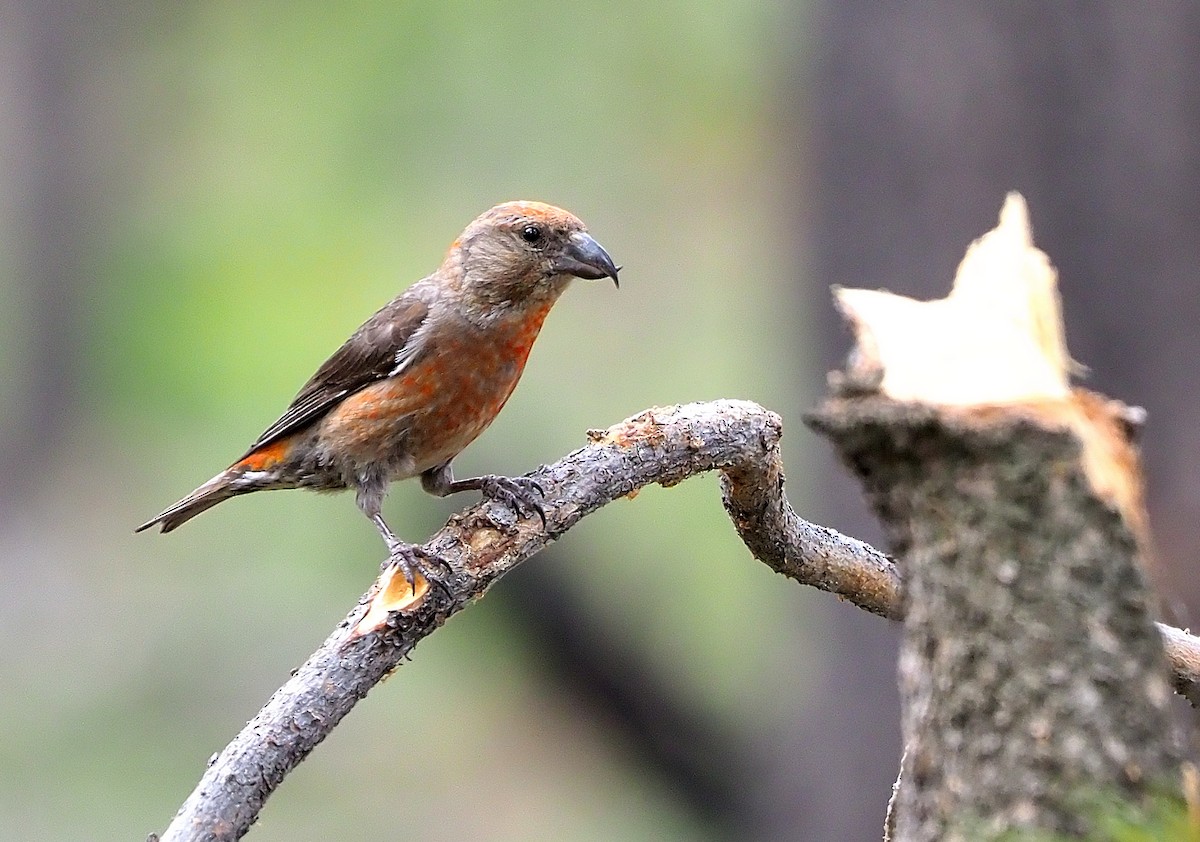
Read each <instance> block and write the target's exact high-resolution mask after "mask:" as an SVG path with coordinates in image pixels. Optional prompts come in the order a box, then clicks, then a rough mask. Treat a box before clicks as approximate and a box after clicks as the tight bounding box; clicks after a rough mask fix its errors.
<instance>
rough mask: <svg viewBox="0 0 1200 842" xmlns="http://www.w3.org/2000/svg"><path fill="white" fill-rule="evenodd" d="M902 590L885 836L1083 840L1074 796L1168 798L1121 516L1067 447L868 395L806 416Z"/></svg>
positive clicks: (1047, 437)
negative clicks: (837, 464) (870, 515)
mask: <svg viewBox="0 0 1200 842" xmlns="http://www.w3.org/2000/svg"><path fill="white" fill-rule="evenodd" d="M812 422H813V423H814V425H815V426H816V427H817V428H818V429H819V430H821V431H822V432H824V433H826V434H827V435H829V437H830V438H831V439H832V440H833V441H834V443H835V445H836V446H837V448H838V450H839V452H840V453H841V455H842V456H843V458H844V459H845V460H846V462H847V463H848V464H849V465H850V466H851V467H852V469H853V470H854V472H855V473H856V474H857V475H858V477H859V478H860V480H861V481H862V482H863V485H864V487H865V489H866V492H867V495H868V498H869V500H870V502H871V504H872V506H873V507H874V509H875V511H876V512H877V513H878V514H879V516H880V517H881V519H882V520H883V521H884V523H885V525H886V527H887V528H888V530H889V538H890V540H891V543H892V546H893V548H894V550H895V551H896V553H897V555H898V556H899V557H900V558H901V563H900V567H901V571H902V574H903V576H904V580H905V587H906V591H905V602H904V613H905V621H904V622H905V629H904V640H903V643H902V646H901V656H900V690H901V698H902V703H903V714H902V729H903V733H904V738H905V745H906V751H905V758H904V761H903V767H902V773H901V782H900V786H899V790H898V792H897V796H896V801H895V805H894V811H893V815H892V816H891V817H890V819H889V821H890V822H893V823H894V836H893V837H892V838H894V839H897V840H947V839H971V840H975V839H985V838H994V837H996V836H999V835H1001V834H1003V833H1004V832H1007V831H1012V830H1014V829H1025V828H1038V829H1041V830H1047V831H1054V832H1060V833H1067V834H1086V833H1087V832H1088V831H1089V828H1090V823H1089V816H1088V815H1087V811H1086V810H1082V809H1081V807H1080V797H1081V796H1083V797H1087V796H1091V797H1093V798H1095V797H1097V796H1099V797H1108V798H1112V797H1113V796H1115V795H1123V796H1127V797H1129V798H1134V799H1136V798H1140V797H1141V796H1144V795H1146V794H1149V793H1151V792H1156V791H1161V789H1163V788H1168V789H1169V788H1174V789H1176V791H1177V788H1178V774H1179V759H1178V756H1177V753H1176V745H1175V743H1174V741H1173V740H1172V736H1171V735H1172V727H1171V717H1170V713H1169V707H1168V705H1169V702H1170V698H1171V694H1170V690H1169V687H1168V685H1167V682H1166V680H1165V677H1166V671H1165V670H1164V669H1163V662H1164V658H1163V649H1162V644H1161V642H1160V638H1159V635H1158V633H1157V632H1156V630H1155V627H1154V623H1153V622H1152V619H1151V616H1150V610H1149V605H1150V600H1149V597H1148V593H1147V590H1146V586H1145V584H1144V582H1143V577H1142V575H1141V573H1140V571H1139V568H1138V564H1137V555H1138V552H1137V545H1136V541H1135V539H1134V536H1133V534H1132V533H1131V532H1130V530H1129V529H1128V528H1127V526H1126V524H1125V523H1124V522H1123V521H1122V520H1121V517H1120V515H1119V514H1118V513H1117V512H1116V511H1115V510H1114V509H1112V508H1110V507H1109V506H1107V505H1105V504H1104V503H1103V502H1101V501H1100V500H1099V499H1098V498H1097V496H1096V494H1095V493H1094V492H1093V491H1092V489H1091V487H1090V486H1089V484H1088V481H1087V480H1086V478H1085V476H1084V474H1083V471H1082V467H1081V463H1080V450H1079V444H1078V442H1077V441H1076V440H1075V439H1074V437H1073V436H1072V435H1071V434H1069V433H1066V432H1060V431H1052V430H1048V429H1045V428H1042V427H1040V426H1038V425H1037V424H1036V423H1033V422H1031V421H1029V420H1023V419H1022V418H1020V417H1018V415H1017V414H1016V413H1013V414H1012V415H1004V414H1002V413H997V414H993V415H992V418H991V420H990V421H988V422H987V423H983V422H975V421H972V420H971V419H970V418H969V416H966V415H963V414H962V413H960V414H958V415H957V416H954V417H951V416H949V415H940V414H938V413H937V412H936V411H935V410H933V409H931V408H927V407H920V406H913V405H900V404H896V403H892V402H890V401H887V400H885V399H882V398H859V399H849V400H836V401H831V402H830V403H828V404H827V405H826V406H825V407H824V408H823V409H822V410H821V411H820V412H819V413H818V414H816V415H814V416H813V418H812Z"/></svg>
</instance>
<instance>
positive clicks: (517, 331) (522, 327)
mask: <svg viewBox="0 0 1200 842" xmlns="http://www.w3.org/2000/svg"><path fill="white" fill-rule="evenodd" d="M549 309H550V305H549V304H547V305H545V307H543V308H541V309H540V310H539V311H538V312H535V313H533V314H529V315H526V317H525V318H523V319H521V320H519V321H515V322H514V323H511V324H500V325H493V326H492V327H491V328H490V329H489V330H487V331H485V332H484V331H476V332H470V333H468V332H465V331H461V330H460V331H447V332H443V333H442V334H437V333H435V334H431V335H430V336H429V337H428V339H427V342H428V344H427V346H426V349H425V351H424V353H422V354H421V355H420V356H419V357H418V359H417V360H416V361H415V362H414V363H413V364H412V365H410V366H409V367H408V368H407V369H405V371H404V373H403V374H401V375H399V376H397V377H391V378H388V379H387V380H382V381H380V382H378V383H376V384H373V385H371V386H368V387H367V388H365V389H363V390H361V391H360V392H357V393H356V394H354V395H351V396H350V397H348V398H347V399H346V400H345V401H343V402H342V403H341V405H339V406H338V407H337V408H336V409H334V410H333V411H332V412H331V413H330V414H329V415H328V416H327V417H326V419H325V421H324V422H323V424H322V432H321V438H322V440H323V441H325V442H327V443H328V444H329V445H331V446H332V447H333V448H335V449H336V450H337V452H339V453H340V454H342V455H345V456H348V457H350V458H353V459H355V460H367V461H377V460H389V461H392V462H399V461H405V462H408V461H409V460H411V465H412V468H411V470H412V473H413V474H416V473H420V472H421V471H425V470H427V469H429V468H431V467H434V466H435V465H439V464H441V463H443V462H445V461H447V460H449V459H452V458H454V456H456V455H457V454H458V453H459V452H460V451H462V450H463V448H465V447H466V446H467V445H469V444H470V443H471V442H472V441H474V440H475V439H476V437H478V436H479V434H480V433H482V432H483V431H484V430H485V429H487V427H488V425H489V424H491V423H492V421H493V420H494V419H495V418H496V415H497V414H499V412H500V410H501V409H503V407H504V404H505V403H506V402H507V401H508V398H509V396H510V395H511V394H512V392H513V389H515V388H516V385H517V381H518V380H519V379H520V377H521V372H522V371H523V370H524V368H525V361H526V360H527V359H528V357H529V352H530V350H531V349H532V347H533V342H534V340H535V339H536V338H537V334H538V331H539V329H540V328H541V326H542V322H543V320H544V319H545V317H546V313H547V312H548V311H549ZM405 473H407V471H406V472H405ZM396 478H399V477H396Z"/></svg>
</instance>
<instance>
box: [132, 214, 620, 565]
mask: <svg viewBox="0 0 1200 842" xmlns="http://www.w3.org/2000/svg"><path fill="white" fill-rule="evenodd" d="M617 271H618V267H617V266H616V265H615V264H614V263H613V261H612V258H611V257H609V256H608V252H606V251H605V250H604V248H603V247H601V246H600V244H599V243H597V242H596V241H595V240H594V239H593V238H592V236H591V235H590V234H589V233H588V232H587V229H586V228H585V227H584V225H583V223H582V222H580V221H579V219H577V218H576V217H575V216H574V215H572V214H570V213H568V212H567V211H565V210H562V209H561V208H556V207H553V206H551V205H546V204H542V203H540V202H508V203H505V204H502V205H497V206H496V207H494V208H492V209H491V210H489V211H487V212H486V213H484V214H482V215H481V216H480V217H479V218H477V219H476V220H475V221H474V222H472V223H471V224H470V225H468V226H467V228H466V230H465V231H463V233H462V234H461V235H460V236H459V238H458V239H457V240H455V241H454V243H453V244H452V245H451V246H450V249H449V251H448V252H447V254H446V257H445V260H443V261H442V265H441V266H440V267H439V268H438V270H437V271H436V272H434V273H433V274H432V275H429V276H427V277H425V278H423V279H422V280H420V281H417V282H416V283H415V284H413V285H412V286H411V287H409V288H408V289H407V290H405V291H404V292H403V293H401V294H400V295H399V296H398V297H396V298H395V299H393V300H392V301H391V302H390V303H388V304H387V305H386V306H384V307H383V308H382V309H381V310H379V312H377V313H376V314H375V315H373V316H371V318H369V319H367V321H366V322H365V323H364V324H363V325H362V326H361V327H360V328H359V329H358V330H356V331H355V332H354V334H353V335H352V336H351V337H350V338H349V339H348V340H346V342H345V344H343V345H342V347H340V348H338V350H337V351H335V352H334V354H333V356H331V357H330V358H329V359H328V360H326V361H325V363H324V364H323V365H322V366H321V367H320V368H319V369H317V372H316V374H314V375H313V376H312V377H311V378H310V379H309V381H308V382H307V383H305V384H304V387H303V388H302V389H301V390H300V392H299V394H297V395H296V397H295V399H293V400H292V403H291V405H290V406H289V407H288V408H287V410H286V411H285V412H284V413H283V415H281V416H280V417H279V420H277V421H276V422H275V423H274V424H272V425H271V426H269V427H268V428H267V429H266V431H265V432H263V434H262V435H261V436H259V437H258V440H257V441H256V442H254V444H253V446H251V447H250V449H249V450H247V451H246V453H245V454H244V455H243V456H242V457H241V458H240V459H238V460H237V461H236V462H234V463H233V464H232V465H230V466H229V467H228V468H227V469H225V470H224V471H222V472H221V473H219V474H217V475H216V476H215V477H213V478H212V479H210V480H209V481H208V482H206V483H204V484H203V485H201V486H200V487H199V488H197V489H196V490H195V491H193V492H192V493H191V494H189V495H187V496H186V497H184V498H183V499H182V500H180V501H178V502H177V503H175V504H174V505H172V506H170V507H168V508H167V509H164V510H163V511H162V512H161V513H160V514H158V515H157V516H155V517H154V518H153V519H151V520H149V521H147V522H146V523H144V524H142V525H141V526H139V527H138V528H137V531H138V532H141V531H142V530H144V529H149V528H150V527H152V526H156V525H161V528H162V531H163V532H170V531H171V530H173V529H175V528H176V527H178V526H180V525H181V524H183V523H184V522H186V521H188V520H190V519H191V518H193V517H195V516H196V515H198V514H200V513H201V512H203V511H205V510H207V509H210V508H212V507H213V506H215V505H217V504H218V503H220V502H222V501H224V500H228V499H229V498H230V497H236V496H238V495H241V494H249V493H251V492H254V491H265V490H269V489H278V488H309V489H313V490H316V491H338V490H344V489H353V490H354V494H355V500H356V502H357V503H358V508H359V509H360V510H361V511H362V513H363V514H364V515H366V516H367V517H368V518H370V519H371V521H372V522H373V523H374V524H375V527H376V528H377V529H378V530H379V534H380V535H381V536H383V540H384V542H385V543H386V544H387V547H388V554H389V558H390V560H391V561H392V562H393V563H395V564H397V565H399V566H400V568H401V569H402V570H403V572H404V575H405V577H406V578H407V579H408V581H409V582H410V583H413V582H414V581H415V579H414V573H415V572H417V571H419V572H421V574H422V575H424V576H426V578H431V579H434V578H435V577H433V576H432V574H431V571H430V569H429V565H428V564H427V563H426V562H428V561H429V560H430V559H429V557H428V556H427V555H426V554H425V553H424V552H423V551H422V550H420V549H419V548H417V547H416V546H414V545H411V544H407V543H405V542H403V541H401V540H400V539H399V538H397V537H396V535H395V533H393V532H392V530H391V528H389V527H388V525H387V523H386V522H385V521H384V519H383V515H382V514H381V512H380V510H381V507H382V505H383V498H384V495H385V493H386V491H387V487H388V485H389V484H390V483H392V482H394V481H397V480H403V479H409V478H412V477H420V478H421V487H422V488H424V489H425V490H426V491H427V492H429V493H430V494H434V495H437V496H439V497H444V496H446V495H447V494H454V493H456V492H459V491H471V490H476V491H480V492H482V494H483V495H484V496H486V497H489V498H493V499H496V500H498V501H500V502H502V503H504V504H506V505H509V506H511V507H513V508H514V509H515V510H516V511H517V514H518V515H522V516H532V515H533V514H537V515H539V516H541V517H542V519H543V521H544V520H545V516H544V513H543V511H542V507H541V504H540V502H539V501H538V495H540V494H541V489H540V488H538V487H537V485H536V483H534V482H533V481H532V480H530V479H528V478H524V477H517V478H510V477H504V476H496V475H493V474H487V475H484V476H479V477H473V478H471V479H460V480H456V479H455V478H454V474H453V472H452V471H451V468H450V463H451V461H452V460H453V459H454V457H456V456H457V455H458V454H459V453H461V452H462V450H463V449H464V448H465V447H466V446H467V445H469V444H470V443H471V442H472V441H474V440H475V438H476V437H477V436H479V434H480V433H482V432H483V431H484V430H485V429H487V427H488V425H489V424H491V423H492V421H493V420H494V419H495V417H496V415H497V414H498V413H499V412H500V410H501V409H502V408H503V407H504V404H505V402H506V401H507V400H508V397H509V395H511V394H512V391H513V389H514V388H516V385H517V381H518V380H519V379H520V377H521V372H522V371H523V370H524V368H525V361H526V360H527V359H528V358H529V352H530V350H531V349H532V347H533V342H534V340H535V339H536V338H537V335H538V332H539V331H540V330H541V327H542V322H543V321H544V320H545V318H546V315H547V314H548V313H549V312H550V308H551V307H552V306H553V305H554V302H555V301H557V300H558V297H559V296H560V295H561V294H562V293H563V291H564V290H565V289H566V288H567V286H568V285H569V283H570V282H571V279H572V278H586V279H589V280H599V279H601V278H605V277H608V278H611V279H612V280H613V283H614V284H617ZM435 561H436V560H435Z"/></svg>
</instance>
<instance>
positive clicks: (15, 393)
mask: <svg viewBox="0 0 1200 842" xmlns="http://www.w3.org/2000/svg"><path fill="white" fill-rule="evenodd" d="M87 18H88V15H87V10H86V8H85V6H84V5H83V4H81V3H77V2H71V0H65V2H36V1H35V2H22V0H11V2H9V3H7V4H5V5H4V6H3V7H2V8H0V77H3V81H2V82H0V95H2V96H3V100H4V103H5V108H4V121H5V123H6V126H5V128H4V130H3V131H0V158H2V159H3V160H4V162H5V164H4V173H3V182H2V183H0V190H3V192H4V194H5V195H4V199H3V201H2V202H0V205H2V206H3V213H4V214H6V215H7V218H0V243H2V244H3V247H4V250H5V251H6V252H7V254H5V255H4V258H5V264H6V268H7V269H9V270H10V271H11V277H10V278H9V279H8V282H9V283H11V284H12V286H13V289H12V290H10V293H9V295H11V296H13V298H16V299H19V300H20V306H19V307H17V308H16V311H17V312H21V313H23V314H25V318H24V319H23V320H22V323H21V324H15V323H13V322H11V321H10V322H9V323H8V324H6V325H5V333H6V334H8V335H7V336H6V337H5V343H6V344H8V345H10V346H11V350H10V351H7V352H6V353H11V354H12V356H11V357H10V361H9V365H10V366H11V370H12V371H13V372H14V373H15V374H16V377H15V379H14V380H13V381H12V382H7V383H5V386H4V388H5V391H6V394H5V397H4V399H3V403H2V404H0V406H3V407H4V415H5V418H4V423H2V424H0V476H3V477H4V483H3V486H2V488H3V490H2V491H0V513H2V512H3V511H4V510H5V509H7V508H8V507H10V506H11V505H13V503H14V501H15V500H16V499H18V498H19V497H20V496H21V495H22V493H23V492H26V491H28V488H29V486H28V485H27V482H28V481H29V480H31V479H32V478H34V477H35V476H36V475H37V472H36V470H35V466H37V465H38V464H41V463H42V462H43V461H44V459H45V457H46V456H48V455H49V454H50V453H51V452H52V451H53V450H54V448H55V446H56V445H58V444H59V443H61V441H62V440H63V438H64V435H65V433H66V431H67V429H68V428H69V426H70V424H71V421H72V419H73V418H75V417H77V414H78V413H77V411H76V410H77V402H78V399H79V384H80V381H81V377H82V373H83V372H82V369H83V368H84V361H83V360H82V359H81V352H82V348H83V346H84V336H83V330H84V324H83V320H82V318H81V315H82V313H83V311H84V307H85V301H84V299H85V293H86V290H87V288H88V283H87V279H85V278H84V270H83V266H84V254H85V252H86V250H87V248H88V238H87V231H86V227H87V226H86V224H85V222H86V220H85V208H84V199H83V196H84V193H85V184H86V180H87V172H88V169H87V167H86V166H85V161H84V152H85V143H84V137H83V135H84V132H83V125H82V124H83V119H84V118H83V115H84V114H85V113H86V112H85V109H83V108H82V107H81V102H80V90H81V87H82V83H83V82H84V81H85V80H84V76H85V72H84V70H83V68H84V67H85V66H86V62H87V59H88V49H87V47H86V45H85V43H84V40H85V39H84V33H85V32H86V31H87V30H86V26H87V23H88V21H87Z"/></svg>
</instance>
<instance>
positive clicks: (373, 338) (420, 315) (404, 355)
mask: <svg viewBox="0 0 1200 842" xmlns="http://www.w3.org/2000/svg"><path fill="white" fill-rule="evenodd" d="M420 292H421V290H419V289H418V288H417V287H410V288H409V289H408V290H406V291H405V292H404V293H403V294H402V295H401V296H400V297H398V298H396V299H394V300H393V301H392V302H391V303H389V304H388V305H387V306H385V307H384V308H383V309H382V310H380V311H379V312H378V313H376V314H375V315H373V316H372V317H371V318H369V319H367V321H366V322H364V323H363V325H362V327H360V328H359V329H358V330H356V331H354V335H353V336H351V337H350V338H349V339H347V340H346V342H345V344H344V345H342V347H340V348H338V349H337V351H335V352H334V353H333V356H331V357H330V358H329V359H327V360H326V361H325V362H324V363H323V364H322V365H321V367H320V368H319V369H317V373H316V374H314V375H313V376H312V377H311V378H309V381H308V382H307V383H305V384H304V388H302V389H301V390H300V393H299V394H297V395H296V397H295V398H294V399H293V400H292V403H291V406H289V407H288V408H287V411H286V412H284V413H283V415H281V416H280V417H279V420H278V421H276V422H275V423H274V424H272V425H271V426H270V427H268V428H267V429H266V430H265V431H263V434H262V435H261V436H259V437H258V441H256V442H255V443H254V445H253V446H252V447H251V448H250V449H249V450H247V451H246V453H245V454H244V455H243V456H242V459H245V458H246V456H249V455H250V454H251V453H253V452H254V451H256V450H258V449H259V448H261V447H263V446H264V445H267V444H270V443H271V442H273V441H276V440H277V439H280V438H283V437H284V436H286V435H288V434H290V433H294V432H295V431H297V430H299V429H300V428H301V427H304V426H306V425H308V424H311V423H312V422H313V421H315V420H316V419H318V418H320V417H321V416H323V415H324V414H325V413H327V412H328V411H329V410H330V409H332V408H333V407H334V406H335V405H336V404H337V403H339V402H340V401H341V400H343V399H344V398H345V397H346V396H347V395H351V394H353V393H354V392H357V391H358V390H360V389H362V388H363V387H365V386H369V385H370V384H372V383H374V382H375V381H377V380H382V379H383V378H385V377H390V376H392V375H393V374H395V373H397V372H398V371H399V370H400V369H401V368H403V367H404V366H405V365H407V364H408V363H410V362H411V361H412V360H413V358H414V357H415V356H416V355H417V353H418V352H419V350H420V349H419V347H418V344H419V343H417V342H414V341H413V339H414V335H415V334H416V333H417V330H418V329H419V328H420V327H421V325H422V324H424V323H425V318H426V316H428V314H429V307H428V305H427V304H426V303H425V301H423V300H422V298H421V295H420Z"/></svg>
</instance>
